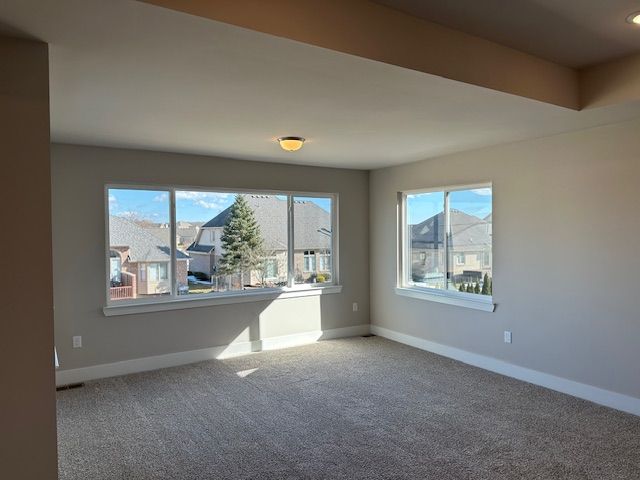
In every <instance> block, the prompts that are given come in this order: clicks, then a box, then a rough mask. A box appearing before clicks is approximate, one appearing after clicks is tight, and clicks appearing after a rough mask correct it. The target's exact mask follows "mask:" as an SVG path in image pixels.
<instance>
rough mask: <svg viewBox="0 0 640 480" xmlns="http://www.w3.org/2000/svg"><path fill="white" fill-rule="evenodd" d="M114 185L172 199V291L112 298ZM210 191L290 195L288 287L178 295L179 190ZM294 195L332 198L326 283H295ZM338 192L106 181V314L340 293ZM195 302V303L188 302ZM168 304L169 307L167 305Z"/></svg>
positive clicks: (170, 275)
mask: <svg viewBox="0 0 640 480" xmlns="http://www.w3.org/2000/svg"><path fill="white" fill-rule="evenodd" d="M112 189H123V190H127V189H128V190H152V191H158V192H163V193H164V192H166V193H167V194H168V201H169V222H168V223H169V228H170V248H171V261H170V265H169V267H170V268H169V270H168V273H169V278H170V280H171V291H170V293H169V294H168V295H166V296H162V297H153V298H144V299H140V298H137V299H130V300H115V301H114V300H112V299H111V298H110V280H111V275H110V250H111V249H110V240H109V237H110V235H109V214H110V212H109V191H110V190H112ZM177 191H188V192H209V193H218V192H220V193H234V194H244V195H279V196H285V197H287V231H288V245H287V255H288V281H287V286H286V287H270V288H261V289H259V290H258V291H252V290H241V291H233V292H212V293H202V294H198V295H194V296H189V295H179V291H178V290H179V289H178V284H177V282H178V279H177V275H176V273H177V255H176V252H177V239H176V232H177V223H176V222H177V218H176V192H177ZM294 197H312V198H314V197H315V198H327V199H330V200H331V212H330V215H331V230H332V235H331V250H332V252H333V253H334V255H335V256H334V261H332V263H331V267H332V271H331V281H330V282H326V283H325V284H321V285H320V284H296V283H295V282H294V272H293V269H292V267H293V260H294V227H295V225H294V212H293V209H294V202H293V198H294ZM338 212H339V194H338V193H337V192H333V193H328V192H308V191H289V190H270V189H247V188H228V187H208V186H207V187H203V186H192V185H178V184H172V185H166V184H151V183H141V182H135V183H126V182H125V183H105V185H104V222H105V246H104V251H105V275H104V278H105V279H106V281H105V307H103V313H104V314H105V315H106V316H112V315H121V314H122V315H126V314H130V313H139V312H144V311H161V310H174V309H177V308H188V307H191V306H193V307H199V306H206V305H218V304H228V303H243V302H247V301H262V300H265V299H270V298H274V299H275V298H289V297H298V296H306V295H315V294H318V295H319V294H326V293H340V292H341V291H342V286H341V285H340V282H339V278H340V276H339V275H340V274H339V268H338V267H339V263H338V245H339V236H338V235H339V233H338V230H339V228H338V227H339V217H338ZM190 303H192V305H189V304H190ZM165 307H166V308H165Z"/></svg>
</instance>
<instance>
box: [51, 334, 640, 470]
mask: <svg viewBox="0 0 640 480" xmlns="http://www.w3.org/2000/svg"><path fill="white" fill-rule="evenodd" d="M58 436H59V456H60V478H61V479H62V480H70V479H78V480H88V479H136V480H147V479H207V480H209V479H434V480H436V479H437V480H446V479H455V480H459V479H491V480H496V479H594V480H608V479H633V480H637V479H640V418H639V417H635V416H632V415H628V414H624V413H620V412H617V411H614V410H610V409H607V408H604V407H600V406H598V405H595V404H592V403H589V402H586V401H582V400H578V399H575V398H573V397H569V396H566V395H562V394H560V393H556V392H553V391H550V390H546V389H544V388H540V387H535V386H533V385H530V384H527V383H523V382H519V381H517V380H513V379H509V378H506V377H502V376H500V375H496V374H493V373H490V372H486V371H483V370H480V369H477V368H473V367H470V366H467V365H464V364H462V363H458V362H455V361H453V360H448V359H446V358H443V357H439V356H436V355H433V354H429V353H426V352H423V351H420V350H416V349H413V348H411V347H407V346H404V345H400V344H398V343H394V342H391V341H388V340H385V339H382V338H379V337H369V338H362V337H357V338H351V339H343V340H332V341H325V342H320V343H317V344H313V345H309V346H304V347H299V348H292V349H287V350H280V351H272V352H263V353H259V354H254V355H249V356H246V357H239V358H235V359H230V360H225V361H209V362H202V363H198V364H194V365H188V366H183V367H176V368H170V369H165V370H159V371H155V372H147V373H142V374H136V375H129V376H125V377H118V378H111V379H105V380H100V381H95V382H89V383H87V384H86V386H85V387H84V388H81V389H77V390H67V391H61V392H59V393H58Z"/></svg>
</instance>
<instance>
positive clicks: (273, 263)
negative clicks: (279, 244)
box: [264, 258, 278, 279]
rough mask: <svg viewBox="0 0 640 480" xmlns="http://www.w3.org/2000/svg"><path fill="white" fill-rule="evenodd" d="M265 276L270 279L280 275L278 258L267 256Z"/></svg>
mask: <svg viewBox="0 0 640 480" xmlns="http://www.w3.org/2000/svg"><path fill="white" fill-rule="evenodd" d="M264 276H265V278H268V279H273V278H277V277H278V260H277V259H276V258H267V259H266V260H265V266H264Z"/></svg>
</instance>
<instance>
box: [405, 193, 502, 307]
mask: <svg viewBox="0 0 640 480" xmlns="http://www.w3.org/2000/svg"><path fill="white" fill-rule="evenodd" d="M479 188H491V193H492V197H491V200H492V203H493V185H492V184H491V183H490V182H487V183H479V184H471V185H455V186H447V187H434V188H425V189H419V190H406V191H403V192H399V193H398V209H397V211H398V239H397V240H398V243H397V252H398V257H397V258H398V262H397V274H396V288H395V291H396V293H397V294H398V295H402V296H405V297H410V298H416V299H420V300H428V301H432V302H437V303H445V304H449V305H456V306H460V307H466V308H473V309H476V310H482V311H486V312H493V311H494V310H495V304H494V303H493V296H490V295H479V294H474V293H466V292H459V291H456V290H445V289H436V288H429V287H421V286H417V285H413V284H412V282H411V281H410V280H411V279H410V276H411V238H410V235H409V232H408V217H407V196H408V195H416V194H421V193H431V192H443V193H444V212H445V215H444V218H445V239H444V242H443V244H444V258H445V268H444V271H445V285H447V284H448V272H449V264H448V262H449V261H450V259H449V256H450V255H449V252H448V238H449V235H450V232H449V228H450V220H449V194H450V193H451V192H456V191H461V190H473V189H479ZM491 212H492V213H493V204H492V206H491ZM492 240H493V238H492ZM492 243H493V242H492ZM492 257H493V255H492Z"/></svg>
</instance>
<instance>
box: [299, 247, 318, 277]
mask: <svg viewBox="0 0 640 480" xmlns="http://www.w3.org/2000/svg"><path fill="white" fill-rule="evenodd" d="M307 260H308V261H309V266H313V269H311V268H308V267H307ZM316 267H317V265H316V252H315V250H304V251H303V252H302V271H303V272H304V273H315V272H316Z"/></svg>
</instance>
